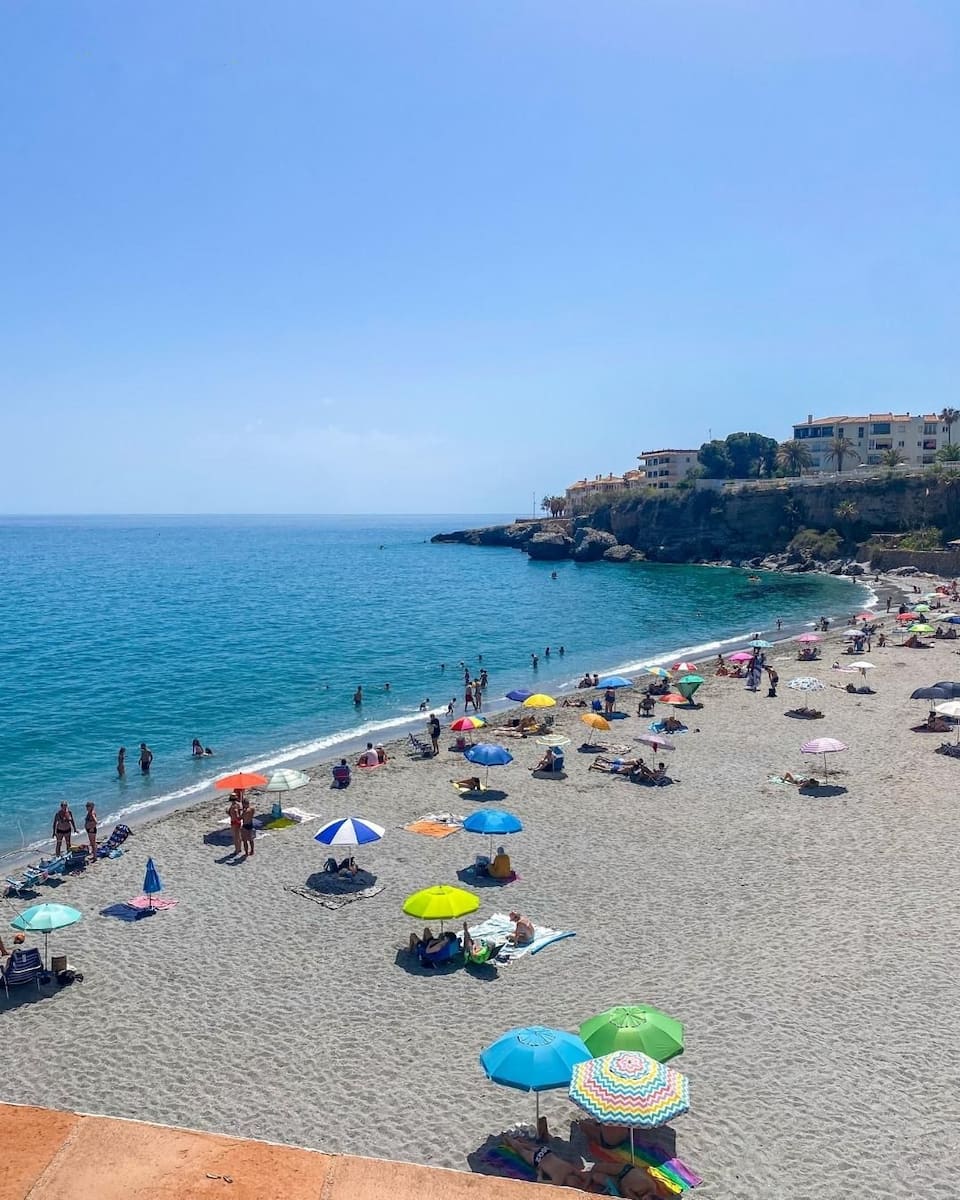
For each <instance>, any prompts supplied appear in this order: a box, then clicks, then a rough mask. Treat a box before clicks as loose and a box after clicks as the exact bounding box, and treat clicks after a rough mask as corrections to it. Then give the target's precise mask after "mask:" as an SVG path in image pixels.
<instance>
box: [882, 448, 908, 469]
mask: <svg viewBox="0 0 960 1200" xmlns="http://www.w3.org/2000/svg"><path fill="white" fill-rule="evenodd" d="M903 461H904V458H903V454H902V453H901V452H900V451H899V450H884V452H883V453H882V454H881V455H880V462H881V464H882V465H883V466H885V467H899V466H900V464H901V463H902V462H903Z"/></svg>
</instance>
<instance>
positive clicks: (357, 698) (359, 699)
mask: <svg viewBox="0 0 960 1200" xmlns="http://www.w3.org/2000/svg"><path fill="white" fill-rule="evenodd" d="M353 703H354V704H355V705H356V706H357V708H359V707H360V705H361V704H362V703H363V687H362V685H361V684H359V683H358V684H357V690H356V691H355V692H354V693H353Z"/></svg>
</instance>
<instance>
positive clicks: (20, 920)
mask: <svg viewBox="0 0 960 1200" xmlns="http://www.w3.org/2000/svg"><path fill="white" fill-rule="evenodd" d="M82 919H83V913H80V912H77V910H76V909H75V908H68V907H67V906H66V905H65V904H34V905H31V907H30V908H25V909H24V910H23V912H20V913H17V915H16V916H15V917H14V918H13V920H12V921H11V922H10V924H11V925H12V926H13V928H14V929H23V930H25V931H26V932H28V933H53V932H54V930H56V929H65V928H66V927H67V926H68V925H76V923H77V921H80V920H82Z"/></svg>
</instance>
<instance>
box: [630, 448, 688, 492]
mask: <svg viewBox="0 0 960 1200" xmlns="http://www.w3.org/2000/svg"><path fill="white" fill-rule="evenodd" d="M698 453H699V451H697V450H644V452H643V454H641V455H640V457H639V458H638V460H637V462H638V463H639V467H640V471H639V474H640V476H641V482H640V485H639V486H640V487H650V488H657V489H658V490H660V491H662V490H663V489H665V488H675V487H676V486H677V484H678V483H679V482H680V481H681V480H682V479H686V477H687V476H688V475H689V474H690V472H691V471H693V470H694V469H695V468H696V467H697V466H698V464H699V459H698V457H697V455H698Z"/></svg>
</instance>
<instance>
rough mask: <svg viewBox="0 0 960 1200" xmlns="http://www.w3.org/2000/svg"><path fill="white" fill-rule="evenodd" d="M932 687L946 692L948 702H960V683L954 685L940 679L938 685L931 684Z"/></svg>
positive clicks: (949, 681) (947, 680)
mask: <svg viewBox="0 0 960 1200" xmlns="http://www.w3.org/2000/svg"><path fill="white" fill-rule="evenodd" d="M931 687H935V688H939V689H940V690H941V691H942V692H946V693H947V696H946V699H947V700H960V683H953V682H951V680H949V679H938V680H937V682H936V683H934V684H931Z"/></svg>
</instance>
